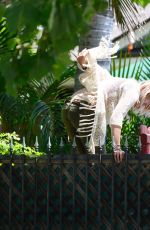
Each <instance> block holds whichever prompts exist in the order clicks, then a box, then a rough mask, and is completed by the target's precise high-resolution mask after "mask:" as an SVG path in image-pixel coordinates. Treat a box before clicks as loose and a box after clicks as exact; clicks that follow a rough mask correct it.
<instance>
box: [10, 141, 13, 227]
mask: <svg viewBox="0 0 150 230" xmlns="http://www.w3.org/2000/svg"><path fill="white" fill-rule="evenodd" d="M9 147H10V149H9V151H10V165H9V230H10V229H12V163H13V159H12V158H13V140H12V139H11V140H10V145H9Z"/></svg>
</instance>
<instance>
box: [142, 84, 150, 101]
mask: <svg viewBox="0 0 150 230" xmlns="http://www.w3.org/2000/svg"><path fill="white" fill-rule="evenodd" d="M148 94H150V80H147V81H143V82H141V83H140V95H141V99H142V100H144V99H145V97H146V96H147V95H148Z"/></svg>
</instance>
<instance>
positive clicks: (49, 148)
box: [47, 137, 51, 230]
mask: <svg viewBox="0 0 150 230" xmlns="http://www.w3.org/2000/svg"><path fill="white" fill-rule="evenodd" d="M47 157H48V165H47V171H48V173H47V230H49V229H50V221H51V220H50V175H51V173H50V170H51V140H50V137H49V138H48V144H47Z"/></svg>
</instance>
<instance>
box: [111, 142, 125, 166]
mask: <svg viewBox="0 0 150 230" xmlns="http://www.w3.org/2000/svg"><path fill="white" fill-rule="evenodd" d="M113 154H114V159H115V161H116V162H117V163H120V162H122V160H123V158H124V155H125V153H124V151H122V149H121V148H120V146H119V145H116V146H114V152H113Z"/></svg>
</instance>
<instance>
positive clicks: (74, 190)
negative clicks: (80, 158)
mask: <svg viewBox="0 0 150 230" xmlns="http://www.w3.org/2000/svg"><path fill="white" fill-rule="evenodd" d="M76 151H77V149H76V141H75V138H74V140H73V144H72V154H73V223H72V224H73V229H74V230H76V173H77V172H76Z"/></svg>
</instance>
